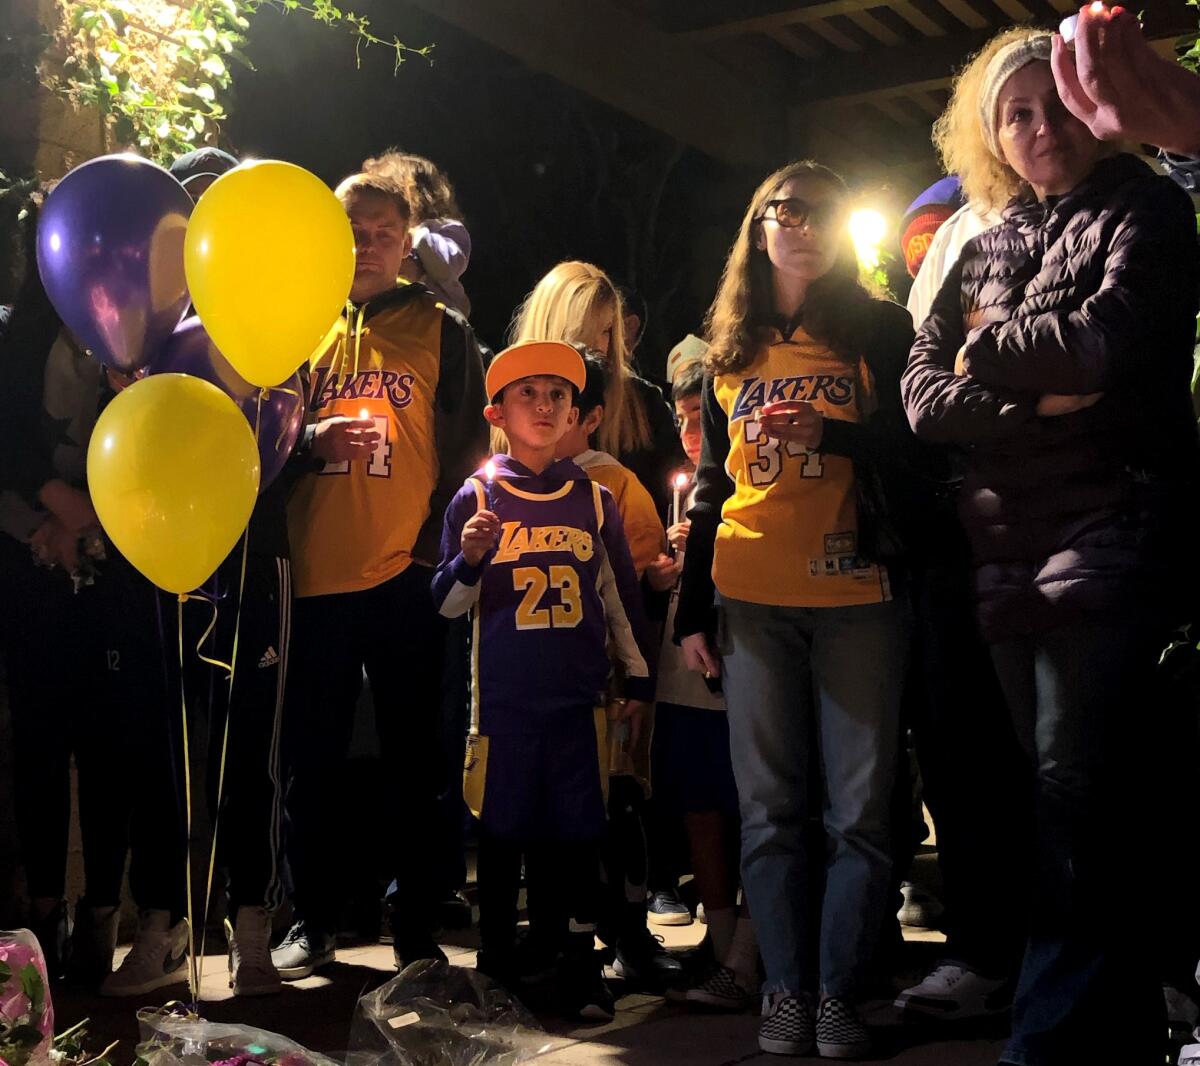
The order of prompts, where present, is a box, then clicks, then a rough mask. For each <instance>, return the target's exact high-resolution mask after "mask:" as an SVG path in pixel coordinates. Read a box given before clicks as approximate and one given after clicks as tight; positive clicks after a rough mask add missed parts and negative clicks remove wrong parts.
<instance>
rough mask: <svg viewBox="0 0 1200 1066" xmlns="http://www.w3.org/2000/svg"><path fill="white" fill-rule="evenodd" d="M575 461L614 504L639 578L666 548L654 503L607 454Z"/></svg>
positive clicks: (630, 473) (594, 453)
mask: <svg viewBox="0 0 1200 1066" xmlns="http://www.w3.org/2000/svg"><path fill="white" fill-rule="evenodd" d="M575 462H576V464H577V465H578V466H580V467H582V468H583V470H584V472H585V473H586V474H587V476H588V477H589V478H591V479H592V480H593V481H595V482H598V483H599V484H601V485H603V486H604V487H605V488H606V489H608V491H609V492H611V493H612V496H613V499H614V500H616V501H617V510H618V511H619V512H620V514H621V523H622V525H624V527H625V540H626V542H627V543H628V544H629V554H630V555H632V556H633V569H634V570H635V571H636V573H637V576H638V577H639V578H640V577H641V576H642V574H644V573H645V572H646V567H648V566H649V565H650V564H651V563H652V562H654V560H655V559H657V558H658V556H659V554H660V553H661V552H663V551H665V550H666V547H667V533H666V530H665V529H663V524H662V519H661V518H659V517H658V511H657V510H656V509H655V507H654V500H653V499H652V498H651V496H650V493H649V492H647V491H646V487H645V486H644V485H643V484H642V483H641V482H640V481H638V479H637V475H636V474H634V472H633V471H632V470H630V469H629V467H627V466H623V465H622V464H621V463H620V462H619V461H618V460H616V459H614V458H613V457H612V456H611V455H609V454H608V452H598V451H593V450H591V449H589V450H588V451H586V452H584V453H583V454H582V455H577V456H575Z"/></svg>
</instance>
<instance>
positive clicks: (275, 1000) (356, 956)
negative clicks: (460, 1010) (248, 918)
mask: <svg viewBox="0 0 1200 1066" xmlns="http://www.w3.org/2000/svg"><path fill="white" fill-rule="evenodd" d="M660 932H661V930H660ZM666 932H667V936H668V942H669V943H670V944H671V945H672V946H676V947H682V946H685V945H690V944H693V943H695V942H696V941H697V940H698V939H699V937H700V935H701V934H702V932H703V926H700V925H693V926H691V927H689V928H685V929H679V930H667V931H666ZM913 939H914V941H916V942H910V943H909V944H908V945H907V946H906V950H907V951H908V953H909V954H908V962H909V963H910V964H912V965H913V966H915V967H919V966H921V965H924V964H925V963H926V962H927V961H928V960H929V959H931V958H932V957H933V956H934V955H935V954H936V950H937V947H936V944H935V943H929V941H936V940H938V939H940V938H939V937H938V935H937V934H932V933H928V934H917V936H916V937H914V938H913ZM920 941H925V943H921V942H920ZM469 943H470V937H469V934H464V935H463V937H462V938H460V942H459V943H457V944H446V945H445V948H446V951H447V953H448V954H449V955H450V956H451V961H452V962H453V963H455V964H456V965H464V966H470V965H473V963H474V949H473V948H472V947H470V946H468V945H469ZM122 950H124V949H122ZM392 972H393V971H392V956H391V948H390V947H387V946H385V945H378V944H371V945H367V946H358V947H348V948H344V949H340V950H339V951H338V960H337V963H336V964H335V965H334V966H332V967H330V968H329V969H328V970H326V971H324V972H323V973H321V974H319V975H316V976H313V977H311V978H308V979H307V980H305V981H300V982H297V983H296V984H294V985H290V986H286V987H285V989H284V991H283V993H282V994H280V995H279V996H275V997H269V998H263V999H242V1000H235V999H233V998H231V996H230V994H229V989H228V988H227V987H226V971H225V959H224V957H223V956H216V955H211V954H210V955H209V956H208V957H207V958H206V959H205V968H204V973H205V977H204V984H203V988H204V998H205V1000H206V1002H205V1004H204V1009H203V1013H204V1015H205V1016H206V1017H208V1018H210V1019H212V1020H214V1021H229V1022H234V1021H236V1022H242V1023H246V1024H250V1025H255V1026H258V1027H260V1028H263V1029H268V1030H271V1031H273V1032H279V1033H283V1034H285V1035H287V1036H289V1037H291V1038H292V1039H294V1040H296V1041H298V1042H300V1043H301V1044H303V1045H305V1046H307V1047H310V1048H312V1049H314V1050H319V1051H324V1052H327V1053H330V1054H332V1055H334V1056H335V1057H336V1056H340V1054H341V1053H342V1052H344V1051H345V1050H346V1045H347V1043H348V1038H349V1028H350V1020H351V1017H352V1015H353V1010H354V1005H355V1003H356V1001H357V999H358V997H359V995H361V994H362V992H363V991H365V990H368V989H370V988H373V987H376V986H377V985H379V984H380V983H382V982H383V981H385V980H387V979H388V978H389V977H390V976H392ZM614 987H619V985H616V984H614ZM184 994H185V988H184V987H183V986H175V987H172V988H167V989H163V990H161V991H160V992H159V993H158V994H157V995H153V996H148V997H145V999H144V1000H137V1001H114V1000H103V999H100V998H98V997H96V996H90V995H87V996H84V995H79V994H68V993H65V992H63V993H58V994H57V997H56V1004H57V1008H58V1014H59V1018H60V1023H59V1024H60V1028H61V1027H62V1026H64V1025H67V1024H71V1023H73V1022H75V1021H78V1020H79V1019H80V1018H84V1017H87V1018H90V1019H91V1022H90V1030H91V1032H92V1034H93V1041H92V1044H93V1046H95V1047H97V1048H98V1047H102V1046H104V1044H105V1043H107V1042H108V1041H110V1040H118V1039H119V1040H120V1041H121V1045H120V1047H119V1048H118V1050H117V1051H116V1052H115V1053H114V1056H113V1059H114V1062H117V1063H128V1062H130V1061H131V1060H132V1058H133V1048H134V1045H135V1044H136V1041H137V1023H136V1018H135V1011H136V1009H137V1008H138V1007H142V1006H150V1005H154V1004H158V1003H163V1002H166V1001H168V1000H171V999H180V998H183V997H184ZM869 1017H870V1020H871V1021H872V1023H873V1024H874V1025H876V1026H877V1028H876V1035H877V1038H878V1048H879V1050H878V1057H876V1058H874V1059H872V1060H871V1061H874V1062H885V1061H886V1062H890V1063H894V1064H896V1066H991V1064H993V1063H995V1062H996V1059H997V1058H998V1056H999V1052H1000V1048H1001V1046H1002V1043H1003V1035H1004V1033H1003V1026H1002V1025H1001V1026H999V1027H997V1026H996V1025H995V1024H992V1025H990V1027H986V1028H985V1029H984V1030H982V1031H980V1030H978V1029H976V1030H974V1031H970V1030H968V1031H965V1032H962V1031H960V1032H959V1033H957V1034H953V1035H950V1034H946V1033H942V1032H938V1033H930V1032H928V1031H922V1030H920V1029H917V1028H914V1027H912V1026H909V1025H902V1024H901V1023H900V1021H899V1019H897V1018H896V1017H895V1014H894V1012H893V1011H892V1010H891V1008H890V1007H889V1006H888V1005H887V1004H886V1003H878V1004H875V1005H873V1006H872V1008H871V1009H870V1012H869ZM546 1024H547V1028H548V1029H550V1030H551V1032H552V1033H554V1034H555V1035H556V1036H557V1037H559V1038H560V1045H559V1046H558V1047H557V1048H556V1049H555V1050H554V1051H553V1052H552V1053H551V1054H549V1055H547V1056H546V1057H544V1058H542V1059H541V1060H540V1061H541V1062H544V1063H545V1064H546V1066H610V1064H611V1066H616V1064H622V1066H676V1064H680V1066H682V1064H685V1063H686V1064H688V1066H732V1064H734V1063H737V1064H739V1066H741V1064H744V1063H768V1062H771V1063H776V1064H778V1063H779V1061H780V1060H779V1059H778V1058H776V1057H774V1056H768V1055H762V1054H759V1053H758V1051H757V1046H756V1044H755V1032H756V1026H757V1020H756V1018H755V1017H754V1016H753V1015H752V1014H745V1015H737V1016H729V1015H719V1014H698V1013H695V1012H692V1011H689V1010H687V1009H686V1008H684V1007H682V1006H679V1005H676V1004H673V1003H668V1002H666V1001H665V1000H663V999H661V998H658V997H654V996H645V995H624V996H622V998H621V999H620V1000H619V1002H618V1013H617V1017H616V1019H615V1020H614V1021H613V1022H612V1023H611V1024H609V1025H604V1026H599V1027H596V1026H590V1027H585V1028H569V1029H565V1028H563V1027H562V1026H561V1025H556V1024H555V1023H554V1021H553V1020H552V1019H547V1020H546ZM423 1066H424V1064H423Z"/></svg>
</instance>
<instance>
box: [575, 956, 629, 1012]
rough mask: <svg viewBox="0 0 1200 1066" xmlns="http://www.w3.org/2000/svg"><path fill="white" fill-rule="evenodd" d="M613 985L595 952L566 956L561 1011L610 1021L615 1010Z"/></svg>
mask: <svg viewBox="0 0 1200 1066" xmlns="http://www.w3.org/2000/svg"><path fill="white" fill-rule="evenodd" d="M616 1011H617V1008H616V1003H615V1001H614V1000H613V994H612V989H610V988H609V987H608V982H607V981H605V980H604V974H603V972H602V971H601V969H600V965H599V962H598V961H597V959H596V957H595V955H594V954H593V955H592V956H591V957H581V958H570V957H568V958H565V959H564V960H563V967H562V1013H563V1016H564V1017H567V1018H572V1019H578V1020H580V1021H587V1022H611V1021H612V1020H613V1016H614V1015H615V1014H616Z"/></svg>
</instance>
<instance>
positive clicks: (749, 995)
mask: <svg viewBox="0 0 1200 1066" xmlns="http://www.w3.org/2000/svg"><path fill="white" fill-rule="evenodd" d="M756 998H757V992H756V991H755V990H753V989H749V988H746V987H745V986H743V985H742V984H741V983H740V982H739V981H738V975H737V973H735V972H734V971H733V970H731V969H730V968H729V967H728V966H716V967H714V968H713V969H712V970H710V971H709V974H708V976H707V977H706V978H705V979H704V980H702V981H700V982H698V983H697V984H694V985H692V987H691V988H689V989H688V990H687V993H686V994H685V996H684V999H685V1000H687V1002H688V1003H699V1004H702V1005H703V1006H705V1007H713V1008H715V1009H717V1010H729V1011H743V1010H745V1009H746V1008H747V1007H749V1006H751V1005H752V1004H753V1003H754V1001H755V999H756Z"/></svg>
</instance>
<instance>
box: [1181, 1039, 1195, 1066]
mask: <svg viewBox="0 0 1200 1066" xmlns="http://www.w3.org/2000/svg"><path fill="white" fill-rule="evenodd" d="M1178 1062H1179V1066H1200V1044H1188V1045H1187V1046H1186V1047H1182V1048H1180V1049H1179V1059H1178Z"/></svg>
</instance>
